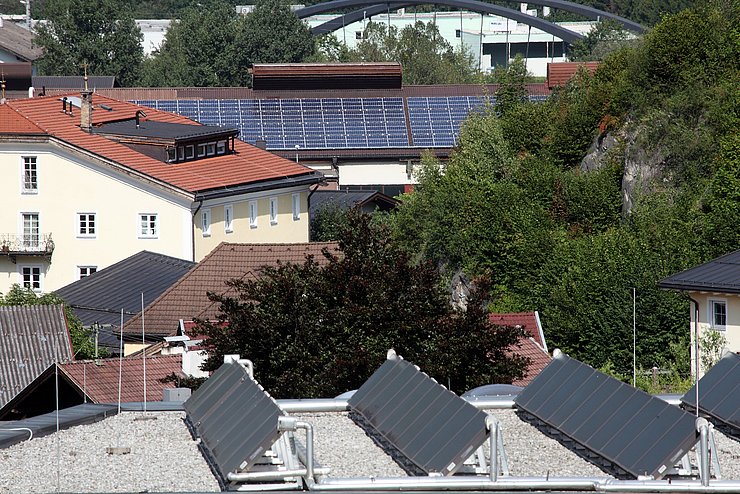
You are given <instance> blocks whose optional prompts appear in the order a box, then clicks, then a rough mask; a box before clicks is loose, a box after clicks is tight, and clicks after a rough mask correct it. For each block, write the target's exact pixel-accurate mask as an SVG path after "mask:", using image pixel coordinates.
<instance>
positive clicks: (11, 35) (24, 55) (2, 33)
mask: <svg viewBox="0 0 740 494" xmlns="http://www.w3.org/2000/svg"><path fill="white" fill-rule="evenodd" d="M35 40H36V35H35V34H33V33H32V32H31V31H29V30H28V29H26V28H24V27H22V26H19V25H17V24H16V23H14V22H10V21H4V22H3V23H2V27H0V49H3V50H6V51H9V52H10V53H12V54H13V55H15V56H16V57H17V58H20V59H21V60H23V61H25V62H33V61H34V60H36V59H37V58H39V57H40V56H41V55H43V54H44V50H43V49H41V47H39V46H36V44H35Z"/></svg>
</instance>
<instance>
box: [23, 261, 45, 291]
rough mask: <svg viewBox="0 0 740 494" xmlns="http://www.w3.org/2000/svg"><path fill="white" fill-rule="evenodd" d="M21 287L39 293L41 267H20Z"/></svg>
mask: <svg viewBox="0 0 740 494" xmlns="http://www.w3.org/2000/svg"><path fill="white" fill-rule="evenodd" d="M19 269H20V275H21V285H22V286H23V288H30V289H31V290H33V291H34V292H40V291H41V266H21V267H20V268H19Z"/></svg>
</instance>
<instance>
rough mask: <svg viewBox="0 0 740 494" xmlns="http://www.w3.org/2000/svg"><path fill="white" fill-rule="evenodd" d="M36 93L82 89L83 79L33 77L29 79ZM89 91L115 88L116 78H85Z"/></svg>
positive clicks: (68, 76)
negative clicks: (43, 89) (46, 90)
mask: <svg viewBox="0 0 740 494" xmlns="http://www.w3.org/2000/svg"><path fill="white" fill-rule="evenodd" d="M31 81H32V83H33V87H34V88H36V91H41V89H42V88H46V89H83V88H84V87H85V80H84V77H82V76H81V75H35V76H33V77H32V78H31ZM87 84H88V87H90V89H99V88H100V89H102V88H106V89H108V88H114V87H117V86H118V84H116V76H113V75H91V76H88V77H87Z"/></svg>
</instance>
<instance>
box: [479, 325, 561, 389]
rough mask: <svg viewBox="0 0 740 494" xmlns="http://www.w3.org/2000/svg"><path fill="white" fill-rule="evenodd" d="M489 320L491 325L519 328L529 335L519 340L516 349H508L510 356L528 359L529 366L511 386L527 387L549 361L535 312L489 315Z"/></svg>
mask: <svg viewBox="0 0 740 494" xmlns="http://www.w3.org/2000/svg"><path fill="white" fill-rule="evenodd" d="M489 319H490V321H491V322H492V323H494V324H496V325H499V326H521V327H522V328H523V329H524V330H525V331H526V332H528V333H529V334H530V336H529V337H527V338H522V339H520V340H519V346H518V347H512V348H510V349H509V353H510V354H511V353H516V354H518V355H521V356H522V357H527V358H529V359H530V364H529V367H528V368H527V373H526V375H525V376H524V378H522V379H518V380H516V381H514V382H512V384H515V385H517V386H526V385H528V384H529V383H530V382H531V381H532V379H534V378H535V377H536V376H537V374H539V373H540V372H542V369H544V368H545V367H546V366H547V364H549V363H550V360H551V358H550V355H549V354H548V353H547V344H546V343H545V340H544V333H543V332H542V328H541V327H540V324H539V316H538V315H537V312H515V313H505V314H491V315H490V316H489Z"/></svg>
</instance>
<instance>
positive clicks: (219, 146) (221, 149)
mask: <svg viewBox="0 0 740 494" xmlns="http://www.w3.org/2000/svg"><path fill="white" fill-rule="evenodd" d="M216 154H226V141H218V142H217V143H216Z"/></svg>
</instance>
